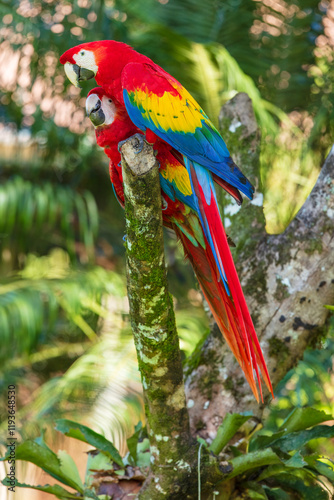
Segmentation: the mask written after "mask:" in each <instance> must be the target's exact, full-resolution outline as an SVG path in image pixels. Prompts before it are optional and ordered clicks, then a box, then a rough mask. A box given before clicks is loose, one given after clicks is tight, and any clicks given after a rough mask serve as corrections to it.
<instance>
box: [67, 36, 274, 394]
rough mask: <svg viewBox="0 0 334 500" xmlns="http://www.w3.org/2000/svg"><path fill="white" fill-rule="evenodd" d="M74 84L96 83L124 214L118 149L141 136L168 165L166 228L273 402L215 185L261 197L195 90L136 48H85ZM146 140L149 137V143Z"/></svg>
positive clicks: (92, 99) (102, 138) (78, 54)
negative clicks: (181, 250)
mask: <svg viewBox="0 0 334 500" xmlns="http://www.w3.org/2000/svg"><path fill="white" fill-rule="evenodd" d="M60 62H61V63H62V64H64V65H65V72H66V74H67V76H68V78H69V79H70V81H71V82H72V83H73V84H74V85H76V86H79V84H80V82H81V81H83V80H88V79H90V78H94V77H95V80H96V82H97V83H98V84H99V85H100V86H101V87H100V88H96V89H93V90H92V91H91V92H90V93H89V95H88V98H87V102H86V109H87V113H88V116H89V117H90V119H91V121H92V123H93V124H94V126H95V131H96V138H97V143H98V144H99V145H100V146H101V147H103V148H105V153H106V154H107V155H108V157H109V158H110V177H111V181H112V184H113V187H114V191H115V194H116V196H117V198H118V200H119V201H120V203H121V204H122V205H124V192H123V179H122V170H121V166H120V160H121V156H120V153H119V151H118V144H119V142H121V141H123V140H125V139H127V138H129V137H130V136H131V135H134V134H140V135H139V137H142V138H144V137H145V138H146V140H147V142H149V143H151V144H153V148H154V149H155V150H156V151H157V160H158V162H159V165H160V183H161V190H162V197H163V212H162V214H163V222H164V225H165V226H168V227H170V228H172V229H174V231H175V232H176V234H177V236H178V238H179V239H180V241H181V242H182V244H183V248H184V251H185V254H186V255H187V257H188V258H189V260H190V262H191V264H192V266H193V268H194V271H195V273H196V276H197V278H198V281H199V283H200V285H201V288H202V291H203V293H204V296H205V298H206V300H207V302H208V304H209V306H210V308H211V311H212V313H213V315H214V317H215V320H216V321H217V324H218V326H219V328H220V330H221V332H222V334H223V336H224V337H225V339H226V341H227V343H228V345H229V346H230V348H231V350H232V352H233V354H234V355H235V357H236V359H237V360H238V362H239V364H240V366H241V368H242V369H243V371H244V373H245V376H246V379H247V380H248V382H249V384H250V386H251V388H252V390H253V393H254V395H255V397H256V399H257V400H259V395H258V390H257V385H256V381H255V377H254V372H255V374H256V378H257V381H258V385H259V390H260V395H261V399H263V398H262V388H261V381H260V374H259V369H260V370H261V373H262V377H263V379H264V381H265V383H266V385H267V387H268V389H269V390H270V392H271V393H272V394H273V392H272V386H271V382H270V378H269V374H268V370H267V367H266V363H265V361H264V358H263V354H262V351H261V347H260V345H259V342H258V339H257V335H256V332H255V329H254V326H253V322H252V319H251V316H250V313H249V311H248V307H247V304H246V301H245V298H244V295H243V292H242V289H241V285H240V281H239V279H238V276H237V272H236V269H235V266H234V263H233V259H232V255H231V252H230V249H229V245H228V240H227V237H226V234H225V231H224V227H223V224H222V221H221V217H220V214H219V208H218V204H217V199H216V193H215V185H214V182H216V183H217V184H219V185H220V186H221V187H223V188H224V189H225V190H226V191H227V192H228V193H229V194H230V195H231V196H232V197H233V198H234V199H235V200H236V201H237V203H239V204H241V202H242V196H241V195H240V191H241V192H242V193H243V194H245V195H246V196H248V198H250V199H251V198H252V197H253V192H254V188H253V186H252V185H251V184H250V182H249V181H248V179H247V178H246V177H245V176H244V175H243V174H242V172H241V171H240V169H239V168H238V167H237V166H236V164H235V163H234V162H233V160H232V158H231V156H230V154H229V152H228V149H227V147H226V145H225V142H224V140H223V139H222V137H221V135H220V134H219V132H218V131H217V130H216V128H215V127H214V126H213V124H212V123H211V122H210V120H209V118H208V116H207V115H206V114H205V113H204V111H203V110H202V109H201V107H200V106H199V105H198V104H197V102H196V101H195V100H194V99H193V97H192V96H191V95H190V94H189V93H188V92H187V90H186V89H185V88H184V87H183V86H182V85H181V84H180V83H179V82H178V81H177V80H175V78H173V77H172V76H171V75H169V74H168V73H166V72H165V71H164V70H163V69H162V68H160V67H159V66H158V65H157V64H155V63H154V62H153V61H152V60H151V59H149V58H148V57H146V56H144V55H142V54H139V53H138V52H135V51H134V50H133V49H132V48H131V47H129V46H128V45H126V44H124V43H121V42H115V41H111V40H105V41H100V42H91V43H84V44H81V45H78V46H77V47H74V48H72V49H70V50H68V51H66V52H65V53H64V54H63V55H62V56H61V58H60ZM144 134H145V135H144Z"/></svg>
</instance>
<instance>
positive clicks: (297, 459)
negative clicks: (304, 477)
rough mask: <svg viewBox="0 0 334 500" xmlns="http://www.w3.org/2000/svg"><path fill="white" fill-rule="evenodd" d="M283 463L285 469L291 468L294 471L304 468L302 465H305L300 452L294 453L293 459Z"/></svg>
mask: <svg viewBox="0 0 334 500" xmlns="http://www.w3.org/2000/svg"><path fill="white" fill-rule="evenodd" d="M284 463H285V465H286V466H287V467H293V468H296V469H298V468H300V467H304V465H307V463H306V462H305V460H304V459H303V457H302V456H301V454H300V451H297V453H295V454H294V455H293V457H291V458H290V459H289V460H286V461H285V462H284Z"/></svg>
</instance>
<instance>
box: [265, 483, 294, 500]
mask: <svg viewBox="0 0 334 500" xmlns="http://www.w3.org/2000/svg"><path fill="white" fill-rule="evenodd" d="M263 489H264V491H265V492H266V493H267V498H270V500H291V496H290V495H289V493H287V492H286V491H284V490H282V489H281V488H269V487H268V486H267V485H265V484H264V485H263Z"/></svg>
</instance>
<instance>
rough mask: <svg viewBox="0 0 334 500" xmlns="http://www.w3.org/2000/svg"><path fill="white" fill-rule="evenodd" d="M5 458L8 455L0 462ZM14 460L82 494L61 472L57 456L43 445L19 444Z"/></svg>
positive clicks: (28, 442)
mask: <svg viewBox="0 0 334 500" xmlns="http://www.w3.org/2000/svg"><path fill="white" fill-rule="evenodd" d="M7 458H8V453H6V455H5V456H4V457H3V458H1V459H0V460H1V461H3V460H7ZM16 460H25V461H27V462H31V463H33V464H35V465H37V466H38V467H40V468H41V469H43V470H44V471H45V472H47V473H48V474H50V475H51V476H52V477H53V478H55V479H57V480H58V481H60V482H62V483H64V484H66V486H70V487H71V488H74V489H75V490H77V491H79V492H80V493H82V492H83V488H82V486H81V484H78V483H77V482H76V481H74V480H73V479H72V477H71V476H70V475H68V474H67V473H66V472H64V471H63V470H62V468H61V464H60V462H59V459H58V457H57V455H56V454H55V453H54V452H53V451H51V450H50V448H48V447H46V446H45V445H43V446H41V445H40V444H38V443H36V442H35V441H25V442H24V443H22V444H19V445H18V446H17V448H16ZM80 483H81V481H80Z"/></svg>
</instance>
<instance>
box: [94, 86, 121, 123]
mask: <svg viewBox="0 0 334 500" xmlns="http://www.w3.org/2000/svg"><path fill="white" fill-rule="evenodd" d="M86 113H87V116H88V118H89V119H90V121H91V122H92V124H93V125H94V127H95V128H96V127H101V126H107V125H111V124H112V123H113V122H114V121H115V118H116V114H117V108H116V105H115V103H114V102H113V100H112V99H111V97H108V95H107V94H106V92H105V91H104V90H103V89H102V88H101V87H97V88H95V89H92V90H91V91H90V92H89V94H88V96H87V100H86Z"/></svg>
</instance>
